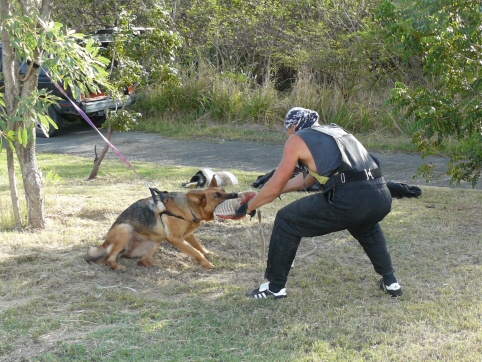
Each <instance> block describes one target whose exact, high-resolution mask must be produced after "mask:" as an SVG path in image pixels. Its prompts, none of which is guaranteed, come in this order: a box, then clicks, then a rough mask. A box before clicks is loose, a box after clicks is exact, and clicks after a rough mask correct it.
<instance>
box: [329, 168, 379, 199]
mask: <svg viewBox="0 0 482 362" xmlns="http://www.w3.org/2000/svg"><path fill="white" fill-rule="evenodd" d="M382 176H383V175H382V170H381V169H379V168H375V169H373V170H372V169H370V168H369V169H364V170H362V171H346V172H340V173H338V174H336V175H333V176H331V177H330V178H329V179H328V181H326V182H325V183H324V184H323V193H324V194H325V193H327V192H328V191H330V190H331V189H332V188H333V187H335V185H342V184H344V183H347V182H352V181H363V180H365V181H368V180H375V179H376V178H380V177H382Z"/></svg>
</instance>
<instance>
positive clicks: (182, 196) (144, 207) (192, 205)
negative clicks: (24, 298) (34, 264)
mask: <svg viewBox="0 0 482 362" xmlns="http://www.w3.org/2000/svg"><path fill="white" fill-rule="evenodd" d="M156 191H157V190H156ZM237 197H238V193H226V192H225V191H224V190H222V189H220V188H217V187H213V186H212V185H211V186H210V187H209V188H207V189H205V190H192V191H189V192H187V193H184V192H162V193H161V192H157V194H155V193H153V196H152V197H149V198H145V199H142V200H139V201H136V202H135V203H133V204H132V205H131V206H129V207H128V208H127V209H126V210H124V211H123V212H122V213H121V214H120V215H119V217H118V218H117V220H116V221H115V222H114V224H113V225H112V226H111V228H110V230H109V232H108V233H107V237H106V239H105V241H104V243H103V244H102V245H100V246H98V247H91V248H90V250H89V251H88V256H87V257H86V258H85V259H86V260H87V261H100V260H102V261H104V263H105V264H106V265H107V266H109V267H111V268H112V269H114V270H124V269H126V267H125V266H123V265H121V264H118V263H117V257H118V256H119V254H121V253H122V252H123V256H124V257H127V258H140V260H139V261H138V262H137V264H138V265H140V266H145V267H150V266H152V265H153V264H152V260H151V259H152V257H153V256H154V254H155V253H156V251H157V249H158V248H159V246H160V245H161V243H162V242H163V241H168V242H169V243H171V244H172V245H174V246H175V247H177V248H178V249H179V250H181V251H182V252H184V253H186V254H187V255H190V256H192V257H193V258H194V259H196V260H197V262H198V263H199V264H201V266H202V267H204V268H206V269H213V268H214V265H213V264H212V263H211V262H210V261H209V260H207V259H206V255H210V254H212V253H211V252H210V251H209V250H207V249H206V248H205V247H204V246H203V245H202V244H201V242H200V241H199V239H198V238H197V237H196V236H195V235H194V231H195V230H196V229H197V228H198V227H199V226H201V224H202V221H210V220H213V219H214V209H215V208H216V206H217V205H218V204H220V203H221V202H223V201H225V200H228V199H234V198H237ZM154 200H155V201H154Z"/></svg>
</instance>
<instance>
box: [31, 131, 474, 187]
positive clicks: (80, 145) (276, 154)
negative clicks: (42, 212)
mask: <svg viewBox="0 0 482 362" xmlns="http://www.w3.org/2000/svg"><path fill="white" fill-rule="evenodd" d="M112 143H113V144H114V145H115V147H116V148H117V149H118V150H119V151H120V152H121V153H122V155H124V157H126V159H127V160H129V161H144V162H153V163H157V164H160V165H177V166H192V167H198V168H204V167H207V168H212V169H214V170H218V171H220V170H236V169H239V170H246V171H258V172H260V174H264V173H266V172H268V171H271V170H272V169H274V168H275V167H276V166H277V164H278V162H279V160H280V157H281V154H282V149H283V146H282V145H268V144H261V143H254V142H241V141H226V140H221V141H218V142H213V143H206V142H200V141H179V140H172V139H168V138H165V137H162V136H158V135H155V134H149V133H140V132H129V133H116V134H114V136H113V139H112ZM94 145H97V149H98V151H99V150H100V149H101V148H102V147H103V146H104V141H103V139H102V138H101V137H100V135H99V134H98V133H97V132H96V131H95V130H91V129H85V128H82V129H80V130H72V131H68V132H63V134H61V135H60V136H59V137H54V138H51V139H46V138H40V137H39V138H37V152H40V153H42V152H44V153H61V154H68V155H75V156H81V157H89V158H92V159H93V158H94ZM372 153H373V154H374V155H375V156H376V157H378V159H379V160H380V161H381V164H382V170H383V173H384V175H385V176H386V178H387V179H388V180H391V181H395V182H404V183H408V184H411V185H428V186H444V187H461V188H470V187H471V186H470V185H469V184H463V185H460V186H453V185H452V186H451V185H450V179H449V178H448V177H447V176H446V175H444V174H443V173H444V172H445V170H446V162H447V159H445V158H442V157H433V156H431V157H427V158H425V159H422V157H421V156H419V155H413V154H405V153H379V152H372ZM106 158H107V159H118V156H117V155H116V154H115V153H114V152H113V151H112V150H110V151H109V152H108V153H107V155H106ZM424 163H432V164H433V165H434V166H435V172H434V175H435V176H436V178H434V179H433V180H431V182H430V183H428V184H427V183H426V182H425V180H424V179H422V178H416V179H413V178H412V176H413V175H414V174H415V173H416V172H417V167H419V166H420V165H422V164H424ZM477 189H482V185H481V183H479V184H478V185H477Z"/></svg>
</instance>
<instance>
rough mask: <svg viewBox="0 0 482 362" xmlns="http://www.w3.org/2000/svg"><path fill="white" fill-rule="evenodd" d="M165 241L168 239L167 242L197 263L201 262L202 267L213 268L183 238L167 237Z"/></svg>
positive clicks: (200, 253)
mask: <svg viewBox="0 0 482 362" xmlns="http://www.w3.org/2000/svg"><path fill="white" fill-rule="evenodd" d="M167 241H169V243H171V244H172V245H174V246H175V247H176V248H178V249H179V250H181V251H182V252H184V253H185V254H187V255H190V256H192V257H193V258H194V259H196V261H197V262H198V263H199V264H201V266H202V267H203V268H206V269H214V265H213V264H212V263H211V262H210V261H209V260H207V259H206V258H205V256H204V255H203V253H202V252H201V251H199V250H197V249H195V248H194V247H193V246H192V245H191V244H190V243H189V242H187V241H186V240H184V239H183V238H169V239H168V240H167ZM198 243H199V242H198Z"/></svg>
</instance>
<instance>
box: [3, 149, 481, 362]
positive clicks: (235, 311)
mask: <svg viewBox="0 0 482 362" xmlns="http://www.w3.org/2000/svg"><path fill="white" fill-rule="evenodd" d="M5 157H6V156H5V152H2V153H0V240H1V241H0V321H1V322H0V360H1V361H223V362H224V361H383V362H385V361H454V362H455V361H457V362H458V361H480V360H481V356H482V302H481V301H480V291H481V290H482V277H481V275H482V252H481V241H482V218H481V215H482V191H480V190H466V189H464V190H462V189H455V188H453V189H452V188H450V189H449V188H440V187H433V186H423V185H422V186H421V188H422V190H423V194H422V196H421V197H420V198H418V199H401V200H394V201H393V206H392V212H391V213H390V214H389V215H388V216H387V217H386V218H385V219H384V220H383V221H382V223H381V225H382V228H383V230H384V233H385V236H386V239H387V243H388V248H389V250H390V252H391V255H392V259H393V262H394V265H395V268H396V274H397V276H398V278H399V280H400V283H401V285H402V288H403V289H404V295H403V297H402V298H399V299H391V298H390V297H389V296H388V295H387V294H385V293H383V292H382V291H380V290H378V289H377V286H376V281H377V280H378V278H379V277H378V275H376V274H375V273H374V271H373V268H372V266H371V264H370V262H369V260H368V258H367V257H366V255H365V254H364V252H363V250H362V249H361V247H360V246H359V245H358V243H357V242H356V241H355V240H354V239H353V238H352V237H351V236H350V235H349V234H348V233H347V232H339V233H335V234H331V235H328V236H325V237H317V238H307V239H304V240H303V241H302V243H301V246H300V249H299V251H298V256H297V259H296V260H295V263H294V267H293V269H292V271H291V273H290V278H289V280H288V285H287V292H288V298H286V299H283V300H279V301H272V300H261V301H260V300H248V299H247V298H245V297H244V293H245V292H246V291H247V290H250V289H252V288H254V287H256V286H258V285H259V283H260V282H262V281H263V278H262V275H263V272H264V265H265V261H264V260H261V254H262V250H261V245H262V242H261V236H262V235H263V236H264V237H265V238H266V244H267V243H268V242H269V235H270V232H271V228H272V224H273V220H274V216H275V213H276V210H277V209H279V208H280V207H281V206H283V205H285V204H286V203H289V202H290V201H293V200H294V199H296V198H299V197H303V196H304V195H305V194H304V193H293V194H290V195H286V196H284V197H283V200H282V201H280V200H276V201H274V202H273V203H271V204H269V205H266V206H264V207H263V208H262V210H261V211H262V218H261V223H259V221H258V218H257V217H256V218H253V219H252V220H250V219H249V218H246V219H243V220H241V221H213V222H210V223H206V224H205V225H203V226H202V227H201V228H200V229H199V230H198V232H197V235H198V236H199V237H200V239H201V240H202V241H203V242H204V244H205V245H206V247H207V248H208V249H209V250H211V251H213V252H215V253H216V254H217V255H216V256H215V257H213V258H212V262H213V263H214V264H215V266H216V269H214V270H213V271H206V270H204V269H203V268H201V267H200V266H199V265H197V264H196V263H195V262H194V261H193V260H191V259H190V258H189V257H187V256H186V255H184V254H182V253H181V252H179V251H178V250H177V249H175V248H173V247H172V246H170V245H169V244H167V243H166V244H163V245H162V246H161V248H160V249H159V251H158V252H157V254H156V255H155V257H154V259H153V261H154V264H155V266H154V267H153V268H150V269H145V268H142V267H138V266H137V265H136V261H135V260H131V259H121V263H123V264H124V265H125V266H127V271H125V272H115V271H112V270H109V269H107V268H106V267H105V266H103V265H98V264H89V263H86V262H85V261H84V259H83V256H84V255H85V253H86V251H87V249H88V248H89V247H90V246H92V245H97V244H99V243H101V242H102V240H103V237H104V236H105V234H106V232H107V230H108V229H109V227H110V225H111V224H112V222H113V221H114V220H115V218H116V217H117V216H118V214H119V213H120V212H121V211H123V210H124V209H125V208H126V207H127V206H129V205H130V204H131V203H133V202H134V201H136V200H138V199H140V198H144V197H149V196H150V193H149V190H148V189H147V188H146V187H145V185H144V183H143V181H141V180H139V178H137V176H136V175H135V174H134V173H133V172H132V171H131V170H129V169H128V168H127V167H125V166H124V165H123V164H122V162H120V161H107V160H106V161H104V162H103V164H102V167H101V172H100V174H99V176H98V178H97V179H96V180H93V181H86V178H87V176H88V174H89V172H90V170H91V167H92V161H91V160H89V159H83V158H78V157H71V156H66V155H49V154H39V155H37V157H38V162H39V165H40V167H41V169H42V171H43V175H44V180H43V182H44V202H45V213H46V216H47V227H46V228H45V229H44V230H28V229H27V230H15V229H13V228H12V224H13V223H12V218H13V216H12V211H11V203H10V194H9V185H8V177H7V170H6V162H5ZM133 166H134V167H135V168H136V170H137V171H138V172H139V174H140V175H141V176H142V177H143V179H144V180H146V181H147V182H148V183H149V184H150V185H151V186H154V187H157V188H158V189H160V190H169V191H180V190H185V189H183V188H182V187H181V184H182V182H185V181H187V180H189V179H190V177H191V176H192V175H193V174H194V173H195V172H196V171H197V169H193V168H183V167H160V166H158V165H152V164H147V163H133ZM229 171H231V172H233V173H234V174H235V175H236V176H237V177H238V179H239V181H240V184H239V185H238V186H237V187H236V188H227V191H231V190H237V191H243V190H248V189H250V184H251V182H253V181H254V180H255V179H256V177H257V176H258V174H256V173H248V172H244V171H241V170H229ZM20 189H21V190H22V188H21V187H20ZM24 208H25V205H24ZM266 247H267V245H266Z"/></svg>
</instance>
